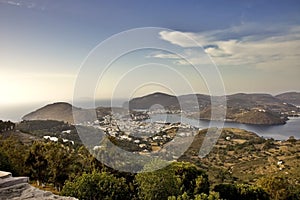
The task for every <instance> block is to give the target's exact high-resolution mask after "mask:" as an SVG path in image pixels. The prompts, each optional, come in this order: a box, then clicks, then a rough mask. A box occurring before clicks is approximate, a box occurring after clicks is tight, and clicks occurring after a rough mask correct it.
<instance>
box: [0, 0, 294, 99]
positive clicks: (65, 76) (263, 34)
mask: <svg viewBox="0 0 300 200" xmlns="http://www.w3.org/2000/svg"><path fill="white" fill-rule="evenodd" d="M299 10H300V1H298V0H295V1H288V0H287V1H281V0H280V1H263V0H258V1H252V0H251V1H241V0H239V1H196V0H190V1H189V0H188V1H176V0H160V1H155V0H154V1H153V0H151V1H146V0H136V1H123V0H122V1H121V0H120V1H96V0H95V1H93V0H91V1H84V0H0V30H1V31H0V91H1V93H2V95H1V98H0V105H6V104H15V103H26V102H40V101H43V102H54V101H68V100H71V99H72V97H73V91H74V86H75V82H76V78H77V74H78V73H79V70H80V66H81V65H82V64H83V61H84V59H85V58H86V57H87V55H89V52H90V51H91V50H92V49H93V48H95V47H96V46H97V45H98V44H99V43H101V42H103V41H104V40H106V39H108V38H109V37H111V36H112V35H114V34H118V33H120V32H122V31H126V30H128V29H133V28H141V27H162V28H167V29H169V30H163V31H157V33H155V34H156V37H157V40H159V41H161V44H168V45H173V48H174V49H177V50H178V51H180V52H181V55H183V56H185V57H188V59H189V61H190V63H187V62H186V61H185V60H183V59H182V58H180V57H178V55H176V54H174V52H173V53H172V52H168V51H162V50H158V49H143V50H140V51H134V52H129V53H128V54H127V55H123V56H121V55H120V56H121V57H120V58H118V59H117V60H115V61H114V62H113V63H112V65H111V67H110V68H109V70H107V72H106V74H104V76H103V77H101V78H99V80H98V83H99V84H100V86H96V91H95V93H96V96H97V98H103V99H105V98H108V97H110V96H111V95H115V96H116V97H118V98H120V97H122V96H124V97H125V96H138V95H143V94H147V93H149V92H153V91H165V92H169V93H172V92H173V93H174V91H175V93H176V94H177V93H178V94H184V93H189V92H190V89H188V88H189V87H192V88H193V91H195V92H199V93H209V90H208V89H207V85H205V84H206V82H205V81H204V80H202V79H199V77H197V76H196V75H195V73H194V71H193V69H192V67H191V65H193V64H195V65H203V66H206V67H210V66H211V67H213V66H214V64H213V63H215V64H216V65H217V66H218V70H219V71H220V73H221V77H222V79H223V81H224V87H225V91H226V93H230V94H231V93H236V92H268V93H272V94H277V93H281V92H285V91H300V84H299V83H300V78H299V75H300V12H299ZM155 34H154V35H155ZM183 34H184V35H185V36H186V37H188V38H191V39H192V40H195V41H196V42H197V43H198V44H199V45H201V46H202V47H203V48H204V50H203V53H206V54H208V55H209V57H210V58H211V59H212V61H210V60H207V58H205V59H204V58H203V59H202V56H204V55H199V52H198V46H197V45H195V43H193V42H191V41H190V40H187V39H185V38H183ZM152 36H153V34H152ZM136 37H137V38H140V37H141V38H143V39H145V40H149V41H148V42H150V43H151V42H152V41H153V42H157V41H156V40H155V38H152V39H151V37H149V38H148V37H147V35H146V36H145V35H137V36H136ZM132 43H134V41H126V40H120V41H119V43H118V44H114V45H111V46H110V48H107V51H106V52H104V53H103V52H102V54H101V55H96V56H100V57H101V56H103V57H104V58H105V57H106V56H107V57H109V56H110V55H112V54H114V52H115V50H116V49H119V47H124V46H127V45H130V44H132ZM106 53H107V55H106ZM200 58H201V59H200ZM208 61H210V63H207V62H208ZM93 65H94V67H98V68H99V69H102V70H103V69H104V68H105V66H103V65H102V63H93ZM137 66H138V67H137ZM92 73H93V72H91V74H92ZM182 77H184V78H183V79H182V80H181V78H182ZM85 78H86V79H84V80H85V81H86V83H88V82H89V81H90V80H89V78H88V76H87V77H85ZM204 78H205V77H204ZM151 81H152V84H144V83H145V82H147V83H151ZM164 81H165V82H164ZM86 87H88V84H87V86H86ZM116 88H117V92H116V93H117V94H112V91H114V90H115V89H116ZM82 97H83V98H84V97H85V96H84V95H82Z"/></svg>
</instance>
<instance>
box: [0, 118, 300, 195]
mask: <svg viewBox="0 0 300 200" xmlns="http://www.w3.org/2000/svg"><path fill="white" fill-rule="evenodd" d="M23 123H24V124H22V126H23V128H24V127H25V125H26V126H27V125H28V124H30V126H27V129H26V130H27V131H28V132H29V133H30V135H27V137H28V138H31V137H32V136H34V138H33V139H32V140H30V139H26V140H24V137H25V136H26V134H24V135H23V137H19V135H18V134H19V132H17V130H16V132H15V133H14V132H11V131H8V133H9V134H8V133H2V134H1V135H0V169H1V170H6V171H10V172H12V173H13V174H14V175H22V176H23V175H24V176H29V177H30V180H31V181H32V183H35V184H37V185H40V186H41V187H42V186H43V185H45V186H46V187H47V188H49V187H51V188H52V189H53V190H55V191H57V192H58V193H59V194H60V195H68V196H74V197H77V198H79V199H134V200H139V199H140V200H143V199H146V200H148V199H151V200H152V199H153V200H156V199H168V200H216V199H246V200H247V199H249V200H254V199H263V200H264V199H275V200H277V199H278V200H279V199H300V187H299V167H300V165H299V159H300V156H299V141H298V140H296V139H295V138H290V139H289V140H287V141H283V142H278V141H275V140H272V139H268V140H266V139H263V138H259V137H257V136H255V135H254V134H253V133H249V132H245V131H242V130H235V129H226V130H224V131H223V133H222V135H221V137H220V139H219V141H218V143H217V144H216V145H215V147H214V149H213V150H212V152H211V153H210V154H209V155H208V156H207V157H205V158H202V159H200V158H199V157H198V156H197V153H198V152H199V150H198V149H197V148H198V146H199V144H201V142H202V139H203V135H202V132H200V133H199V135H197V136H196V137H195V140H194V142H193V143H192V145H191V147H190V148H189V149H188V150H187V151H186V153H185V155H183V156H182V157H181V158H180V159H179V160H181V161H180V162H172V163H165V162H164V161H162V160H159V159H154V160H152V161H151V162H149V163H148V164H147V165H146V166H144V168H143V169H142V173H138V174H132V173H124V172H119V171H115V170H113V169H111V168H109V167H106V166H104V165H103V164H102V163H100V162H99V161H98V160H97V159H95V158H94V157H93V156H92V155H91V154H90V153H89V151H88V150H87V149H86V148H85V147H84V146H82V145H80V144H77V145H73V144H72V143H65V142H63V141H62V139H61V137H59V135H57V136H58V138H59V140H58V141H57V142H53V141H50V140H45V139H42V138H41V137H42V136H43V134H46V133H45V132H43V131H44V130H45V131H47V134H48V133H49V132H52V133H53V134H55V133H57V134H58V133H61V132H62V131H64V130H70V129H69V128H70V127H69V126H68V125H67V124H65V123H62V122H60V123H56V122H51V121H48V122H45V124H44V125H43V124H40V125H38V124H36V125H35V124H34V123H29V122H23ZM48 123H50V124H52V125H53V124H56V126H55V127H57V129H55V128H53V127H52V128H53V129H48V130H46V129H47V128H45V127H46V126H48V125H49V124H48ZM18 126H19V125H18ZM18 126H17V127H16V129H18ZM33 127H35V128H33ZM62 127H64V128H62ZM44 128H45V129H44ZM18 130H19V129H18ZM23 130H25V128H24V129H23ZM36 130H40V132H39V134H37V131H36ZM49 130H51V131H49ZM31 132H33V133H31ZM37 136H39V137H37ZM36 137H37V138H36ZM25 141H26V142H25ZM97 153H98V154H99V153H101V152H100V151H99V152H97ZM132 162H133V163H137V164H136V165H137V166H138V167H140V166H139V162H138V161H132ZM166 164H168V165H166ZM154 169H158V170H154ZM152 170H154V171H152Z"/></svg>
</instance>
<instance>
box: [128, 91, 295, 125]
mask: <svg viewBox="0 0 300 200" xmlns="http://www.w3.org/2000/svg"><path fill="white" fill-rule="evenodd" d="M195 96H196V99H197V100H196V101H195V99H194V98H195ZM214 98H215V99H218V98H223V97H214ZM176 99H177V100H176ZM197 101H198V102H197ZM299 101H300V97H299ZM197 103H198V104H197ZM154 104H160V105H161V106H163V107H164V109H170V108H173V109H181V110H184V111H188V115H189V116H190V117H194V118H199V116H200V119H207V120H210V119H211V118H210V117H211V96H209V95H203V94H196V95H193V94H188V95H182V96H178V97H175V96H170V95H167V94H163V93H154V94H150V95H146V96H143V97H139V98H134V99H132V100H130V101H129V105H132V106H131V107H130V108H131V109H132V108H135V109H147V108H150V107H151V106H152V105H154ZM226 104H227V110H226V111H227V114H226V120H228V121H233V122H238V123H247V124H265V125H270V124H284V123H285V121H286V120H287V116H289V115H295V114H296V113H295V112H297V113H299V112H300V111H299V109H298V108H297V107H296V106H294V105H292V104H289V103H286V102H284V101H282V100H281V99H279V98H277V97H274V96H272V95H270V94H245V93H238V94H233V95H228V96H226ZM216 109H219V108H216Z"/></svg>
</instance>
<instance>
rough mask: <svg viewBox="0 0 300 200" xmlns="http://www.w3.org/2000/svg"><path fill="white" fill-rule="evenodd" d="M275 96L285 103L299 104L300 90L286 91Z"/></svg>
mask: <svg viewBox="0 0 300 200" xmlns="http://www.w3.org/2000/svg"><path fill="white" fill-rule="evenodd" d="M275 97H276V98H278V99H280V100H281V101H284V102H286V103H290V104H293V105H297V106H300V92H286V93H283V94H279V95H276V96H275Z"/></svg>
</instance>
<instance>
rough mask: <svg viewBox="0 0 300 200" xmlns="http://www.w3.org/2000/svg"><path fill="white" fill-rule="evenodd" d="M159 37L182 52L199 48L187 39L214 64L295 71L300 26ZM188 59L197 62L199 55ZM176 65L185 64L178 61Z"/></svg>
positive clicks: (174, 33) (165, 33) (167, 33)
mask: <svg viewBox="0 0 300 200" xmlns="http://www.w3.org/2000/svg"><path fill="white" fill-rule="evenodd" d="M160 36H161V39H163V40H165V41H168V42H170V43H172V44H175V45H178V46H181V47H183V48H184V49H187V48H189V49H192V48H194V47H199V46H197V44H195V43H194V42H192V41H191V40H190V39H188V38H191V39H193V40H194V41H196V42H197V43H198V44H199V45H202V46H203V47H204V48H205V52H206V53H207V54H209V55H210V56H211V57H212V58H213V60H214V61H215V62H216V64H218V65H223V66H225V65H226V66H227V65H230V66H255V67H257V68H261V69H269V68H271V69H283V67H285V68H287V67H289V68H299V63H300V62H299V61H300V59H299V58H300V57H299V55H300V53H299V52H300V26H290V27H287V26H281V27H279V26H277V27H276V26H273V27H263V26H262V25H257V24H242V25H240V26H234V27H230V28H228V29H224V30H213V31H206V32H200V33H191V32H188V33H183V32H179V31H163V32H161V33H160ZM166 57H167V56H160V58H166ZM188 57H189V58H190V60H194V61H195V62H197V63H195V64H198V63H199V62H200V60H199V59H197V58H198V57H199V54H195V55H192V54H191V53H190V55H188ZM176 63H177V64H184V63H186V62H184V61H182V60H180V59H178V60H177V61H176ZM200 63H201V62H200Z"/></svg>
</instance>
